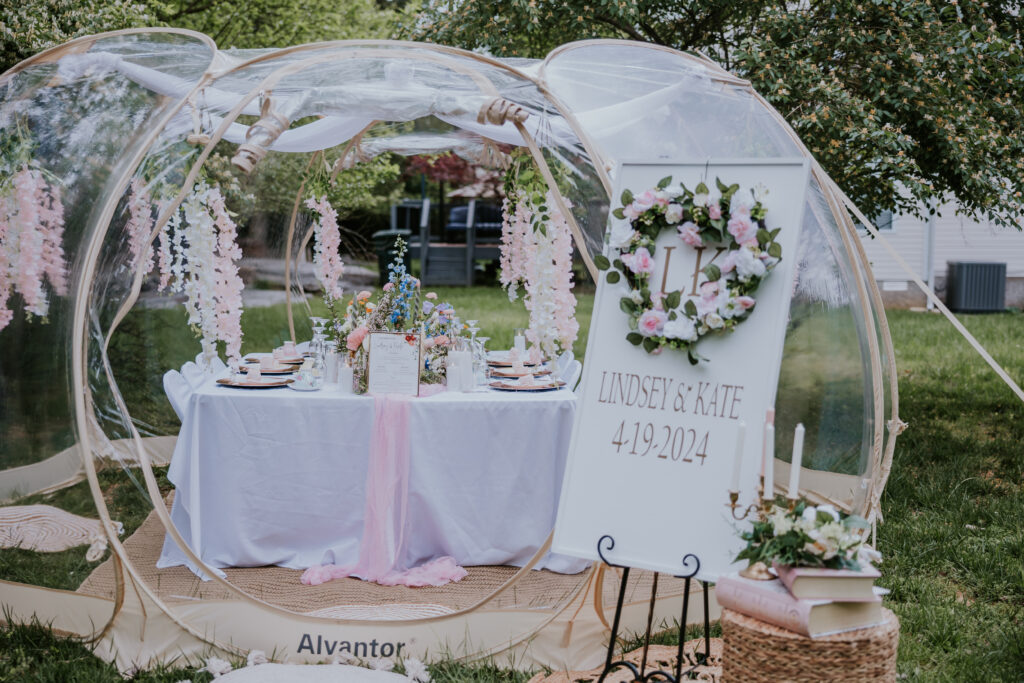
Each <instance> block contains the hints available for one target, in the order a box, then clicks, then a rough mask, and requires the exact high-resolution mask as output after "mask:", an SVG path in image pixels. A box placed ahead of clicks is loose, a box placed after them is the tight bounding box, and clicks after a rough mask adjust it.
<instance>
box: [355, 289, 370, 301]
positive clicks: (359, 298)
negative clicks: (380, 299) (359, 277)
mask: <svg viewBox="0 0 1024 683" xmlns="http://www.w3.org/2000/svg"><path fill="white" fill-rule="evenodd" d="M370 296H371V295H370V293H369V292H368V291H366V290H365V289H364V290H363V291H361V292H359V293H358V294H356V301H362V300H363V299H369V298H370Z"/></svg>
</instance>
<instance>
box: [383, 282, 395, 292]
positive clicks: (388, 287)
mask: <svg viewBox="0 0 1024 683" xmlns="http://www.w3.org/2000/svg"><path fill="white" fill-rule="evenodd" d="M394 288H395V283H394V282H386V283H384V291H385V292H390V291H391V290H392V289H394Z"/></svg>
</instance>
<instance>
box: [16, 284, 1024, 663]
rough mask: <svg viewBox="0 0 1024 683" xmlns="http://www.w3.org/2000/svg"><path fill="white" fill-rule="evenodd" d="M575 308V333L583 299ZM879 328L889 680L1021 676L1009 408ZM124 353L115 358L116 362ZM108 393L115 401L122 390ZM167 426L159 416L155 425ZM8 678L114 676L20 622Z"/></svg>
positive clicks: (277, 317)
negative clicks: (891, 357)
mask: <svg viewBox="0 0 1024 683" xmlns="http://www.w3.org/2000/svg"><path fill="white" fill-rule="evenodd" d="M438 293H439V296H440V299H441V300H449V301H451V302H452V303H454V304H455V305H456V306H457V307H459V308H461V309H462V310H463V312H464V315H465V312H467V311H472V312H473V313H474V316H473V317H479V319H480V320H481V327H482V328H483V331H482V332H481V334H487V335H488V336H491V337H492V338H493V339H494V341H493V342H492V343H491V346H492V348H499V347H501V346H507V345H508V344H509V343H510V341H511V330H512V329H513V328H514V327H517V326H521V325H523V324H524V322H525V313H524V312H523V311H522V308H521V305H519V304H513V305H509V304H507V301H503V299H504V294H503V293H502V292H500V290H496V289H495V290H488V289H484V288H476V289H472V290H465V289H455V288H453V289H444V290H438ZM581 299H582V305H581V311H580V324H581V328H582V330H583V332H581V337H585V330H586V329H587V326H588V325H589V316H590V306H591V305H592V299H591V298H589V297H586V296H584V297H581ZM177 314H178V313H177V312H175V311H149V312H145V313H144V314H142V315H140V320H137V321H136V322H135V323H133V324H137V325H156V324H159V326H160V327H159V329H161V330H162V329H165V328H166V329H168V330H170V329H171V328H173V327H175V325H174V324H173V323H174V321H173V320H172V319H167V320H163V318H162V317H161V316H165V315H177ZM466 317H468V316H466ZM142 318H145V319H142ZM962 319H963V321H964V323H965V325H966V326H967V327H968V328H969V329H970V330H971V331H972V332H973V333H974V334H975V335H976V336H977V337H978V338H979V339H980V340H981V342H982V343H983V344H985V345H986V347H987V348H988V349H989V351H990V352H991V353H992V354H993V355H994V356H995V357H996V358H997V359H999V360H1000V362H1002V363H1003V364H1004V367H1006V369H1007V370H1008V372H1009V373H1010V374H1011V375H1012V376H1013V377H1015V378H1017V379H1018V381H1022V380H1024V315H1022V314H1018V313H1008V314H1003V315H989V316H964V317H963V318H962ZM283 320H284V318H283V307H275V308H268V309H257V310H252V311H248V312H247V313H246V318H245V322H244V324H245V329H246V349H245V350H247V351H248V350H260V349H265V348H267V347H268V346H269V345H270V344H272V343H273V341H274V340H279V339H280V336H279V335H281V334H282V330H283V329H286V328H285V327H283V325H284V323H283ZM890 323H891V326H892V332H893V338H894V343H895V346H896V362H897V365H898V367H899V386H900V403H901V410H900V414H901V417H902V419H903V420H904V421H906V422H907V423H908V424H909V425H910V427H909V429H908V430H907V431H906V432H905V433H904V434H903V436H902V437H901V438H900V440H899V442H898V446H897V449H896V456H895V459H894V463H893V471H892V476H891V478H890V480H889V484H888V487H887V488H886V492H885V496H884V498H883V501H882V502H883V512H884V515H885V521H884V523H882V524H880V525H879V527H878V534H879V536H878V542H879V548H880V550H881V551H882V553H883V554H884V555H885V558H886V559H885V562H884V565H883V568H882V569H883V578H882V580H881V584H882V585H884V586H885V587H887V588H889V589H890V590H891V591H892V592H891V594H890V595H889V596H888V597H887V598H886V605H887V606H888V607H889V608H890V609H892V610H894V611H895V612H896V613H897V614H898V616H899V617H900V620H901V622H902V628H901V636H900V638H901V639H900V659H899V670H900V673H901V674H903V675H904V676H905V677H906V680H911V681H929V682H930V681H1022V680H1024V448H1022V444H1024V419H1022V418H1024V405H1022V404H1021V402H1020V401H1019V400H1018V399H1017V398H1016V397H1015V396H1014V395H1013V394H1012V392H1011V391H1010V390H1009V389H1008V388H1007V387H1006V386H1004V385H1003V384H1002V382H1001V381H1000V380H999V379H998V378H997V377H996V375H995V374H994V373H993V372H992V371H991V370H989V368H988V367H987V366H986V365H985V364H984V362H983V361H982V360H981V359H980V358H979V357H978V356H977V355H976V354H975V353H974V352H973V351H972V350H971V349H970V348H969V347H968V345H967V343H966V342H965V341H963V340H962V339H960V337H959V335H958V334H957V333H956V331H955V330H954V329H953V328H952V327H951V326H950V325H949V324H948V323H947V322H946V321H945V320H943V319H942V318H941V317H939V316H934V315H928V314H922V313H909V312H903V311H895V312H891V313H890ZM177 327H178V328H180V327H181V326H180V323H179V324H178V325H177ZM305 330H308V327H306V328H305ZM275 335H278V336H275ZM300 336H301V335H300ZM161 338H163V339H164V340H165V341H163V342H162V343H161V344H160V345H158V346H159V348H146V349H145V352H144V353H143V355H144V356H145V357H146V358H147V359H149V360H147V361H146V363H147V365H145V366H140V367H139V368H138V372H139V373H140V376H139V377H138V378H136V379H137V380H138V382H144V381H149V379H148V375H145V374H143V371H147V372H148V371H149V369H158V368H167V367H173V366H174V364H175V363H174V361H176V362H177V364H178V365H180V364H181V362H183V361H184V360H186V359H188V358H190V357H191V356H194V354H195V352H196V351H195V349H194V348H193V347H192V346H189V345H190V344H192V342H191V341H190V340H189V339H188V338H187V331H186V335H184V336H182V335H179V334H178V333H177V332H168V333H167V335H166V336H165V337H161ZM583 341H585V339H581V343H580V344H577V347H576V351H577V355H582V351H583V348H582V342H583ZM120 343H127V342H120ZM130 346H131V345H127V346H125V347H124V348H122V349H120V350H119V353H122V354H123V355H124V357H126V358H127V357H130V356H129V354H130V353H131V352H132V351H133V349H132V348H130ZM134 350H135V351H139V350H140V349H139V347H138V346H136V348H135V349H134ZM176 354H177V355H176ZM119 381H120V378H119ZM121 388H122V391H125V395H126V397H129V396H130V391H131V390H130V389H129V388H128V383H127V382H125V384H124V385H123V386H122V387H121ZM135 390H136V391H138V392H139V396H137V397H136V398H145V397H149V400H150V401H151V404H149V405H148V406H147V405H146V404H139V405H140V406H141V407H142V408H143V409H144V410H148V411H150V412H149V413H147V417H148V418H149V419H155V418H157V417H159V415H160V414H161V413H160V412H159V411H161V410H164V411H165V409H164V408H162V407H160V396H161V394H160V393H155V394H154V390H153V387H152V386H147V385H145V384H140V383H137V388H136V389H135ZM129 403H130V404H131V405H135V403H134V402H133V401H132V400H130V401H129ZM166 410H169V408H167V409H166ZM174 424H176V422H175V420H174V418H173V413H172V414H171V416H170V418H169V419H168V420H167V424H166V425H165V428H168V429H170V428H173V426H174ZM104 477H105V479H104V485H105V489H106V490H108V492H109V493H108V503H109V504H110V505H111V508H112V511H111V512H112V515H113V516H114V518H115V519H117V518H118V517H119V516H120V518H121V519H122V521H125V522H127V524H126V526H129V528H134V527H133V525H137V523H138V521H141V516H144V514H145V512H146V507H145V505H144V500H143V499H142V497H141V495H140V494H139V493H138V491H137V489H136V487H135V486H134V484H132V483H131V481H130V478H129V477H128V476H127V474H126V473H124V472H121V471H119V470H114V471H110V470H108V471H107V472H105V473H104ZM119 492H120V493H119ZM41 499H45V500H46V501H47V502H51V503H52V504H55V505H59V506H61V507H67V508H68V509H72V510H73V511H75V512H80V513H83V514H89V507H90V505H91V503H90V502H89V499H88V493H87V491H84V490H79V487H72V488H71V489H67V490H65V491H62V492H58V493H57V494H54V495H51V496H45V497H37V498H36V499H34V501H33V502H38V501H39V500H41ZM140 515H141V516H140ZM8 552H9V551H5V552H0V576H3V577H4V578H15V579H17V580H31V582H33V583H43V584H45V585H55V586H60V587H71V588H74V586H75V585H77V582H79V581H81V577H82V576H84V575H85V574H87V573H88V571H90V570H91V567H92V566H94V565H92V566H90V565H88V563H86V564H83V563H84V553H85V549H84V548H82V549H78V550H73V551H68V553H70V555H68V556H67V557H64V558H59V559H55V560H54V561H52V562H50V561H48V560H40V559H36V561H35V562H36V563H35V564H34V565H33V564H32V563H31V562H29V561H28V560H27V559H25V561H21V560H19V561H18V562H10V561H7V560H5V558H6V557H8ZM30 555H35V554H33V553H30ZM38 557H43V556H38ZM47 562H49V564H47ZM694 635H696V634H695V633H694V632H691V633H689V634H688V636H690V637H693V636H694ZM677 639H678V632H676V631H671V630H670V631H668V632H666V633H664V634H661V635H660V636H659V638H658V640H659V642H662V643H674V642H677ZM432 671H433V673H434V678H435V680H438V681H522V680H525V676H523V675H521V674H515V673H512V672H508V671H501V670H498V669H495V668H493V667H487V666H483V667H479V666H475V667H469V666H465V665H461V664H456V663H453V662H441V663H440V664H438V665H436V666H434V667H433V668H432ZM188 676H192V677H193V680H196V681H205V680H207V678H205V674H195V673H194V672H192V671H181V670H179V671H173V672H166V671H158V672H148V673H143V674H140V675H138V676H137V677H136V678H135V679H134V680H140V681H178V680H180V679H182V678H187V677H188ZM22 680H27V681H31V680H37V681H63V680H81V681H117V680H121V679H120V677H119V676H118V675H117V673H116V671H114V669H113V668H112V667H110V666H108V665H106V664H104V663H102V662H100V661H99V660H97V659H95V658H93V657H91V655H89V653H88V650H87V649H86V648H85V647H84V646H82V645H79V644H77V643H74V642H72V641H68V640H62V639H59V638H56V637H54V636H53V635H52V634H50V633H49V632H48V631H46V630H45V629H42V628H38V627H31V626H27V627H15V628H8V629H6V630H2V631H0V682H4V681H22Z"/></svg>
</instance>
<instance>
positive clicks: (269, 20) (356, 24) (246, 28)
mask: <svg viewBox="0 0 1024 683" xmlns="http://www.w3.org/2000/svg"><path fill="white" fill-rule="evenodd" d="M147 4H148V5H149V6H150V7H151V8H152V12H153V14H154V15H155V17H156V19H157V21H158V22H160V23H161V24H164V25H167V26H176V27H180V28H189V29H192V30H195V31H199V32H200V33H205V34H206V35H208V36H210V37H211V38H213V40H214V42H216V43H217V45H218V46H220V47H222V48H228V47H237V48H259V47H288V46H290V45H301V44H303V43H313V42H318V41H324V40H349V39H355V38H387V37H388V36H389V34H390V33H391V30H392V27H393V26H394V25H395V22H396V21H398V20H399V18H400V16H401V12H402V10H400V9H395V8H397V7H399V6H400V5H399V4H396V3H386V2H384V3H378V2H376V1H375V0H248V2H237V1H236V0H164V1H163V2H160V1H159V0H150V1H149V2H148V3H147ZM411 9H415V7H411V8H410V10H409V11H411Z"/></svg>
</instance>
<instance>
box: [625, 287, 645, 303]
mask: <svg viewBox="0 0 1024 683" xmlns="http://www.w3.org/2000/svg"><path fill="white" fill-rule="evenodd" d="M629 298H630V300H631V301H632V302H633V303H635V304H642V303H643V302H644V295H643V294H641V293H640V290H639V289H634V290H632V291H630V293H629Z"/></svg>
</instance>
